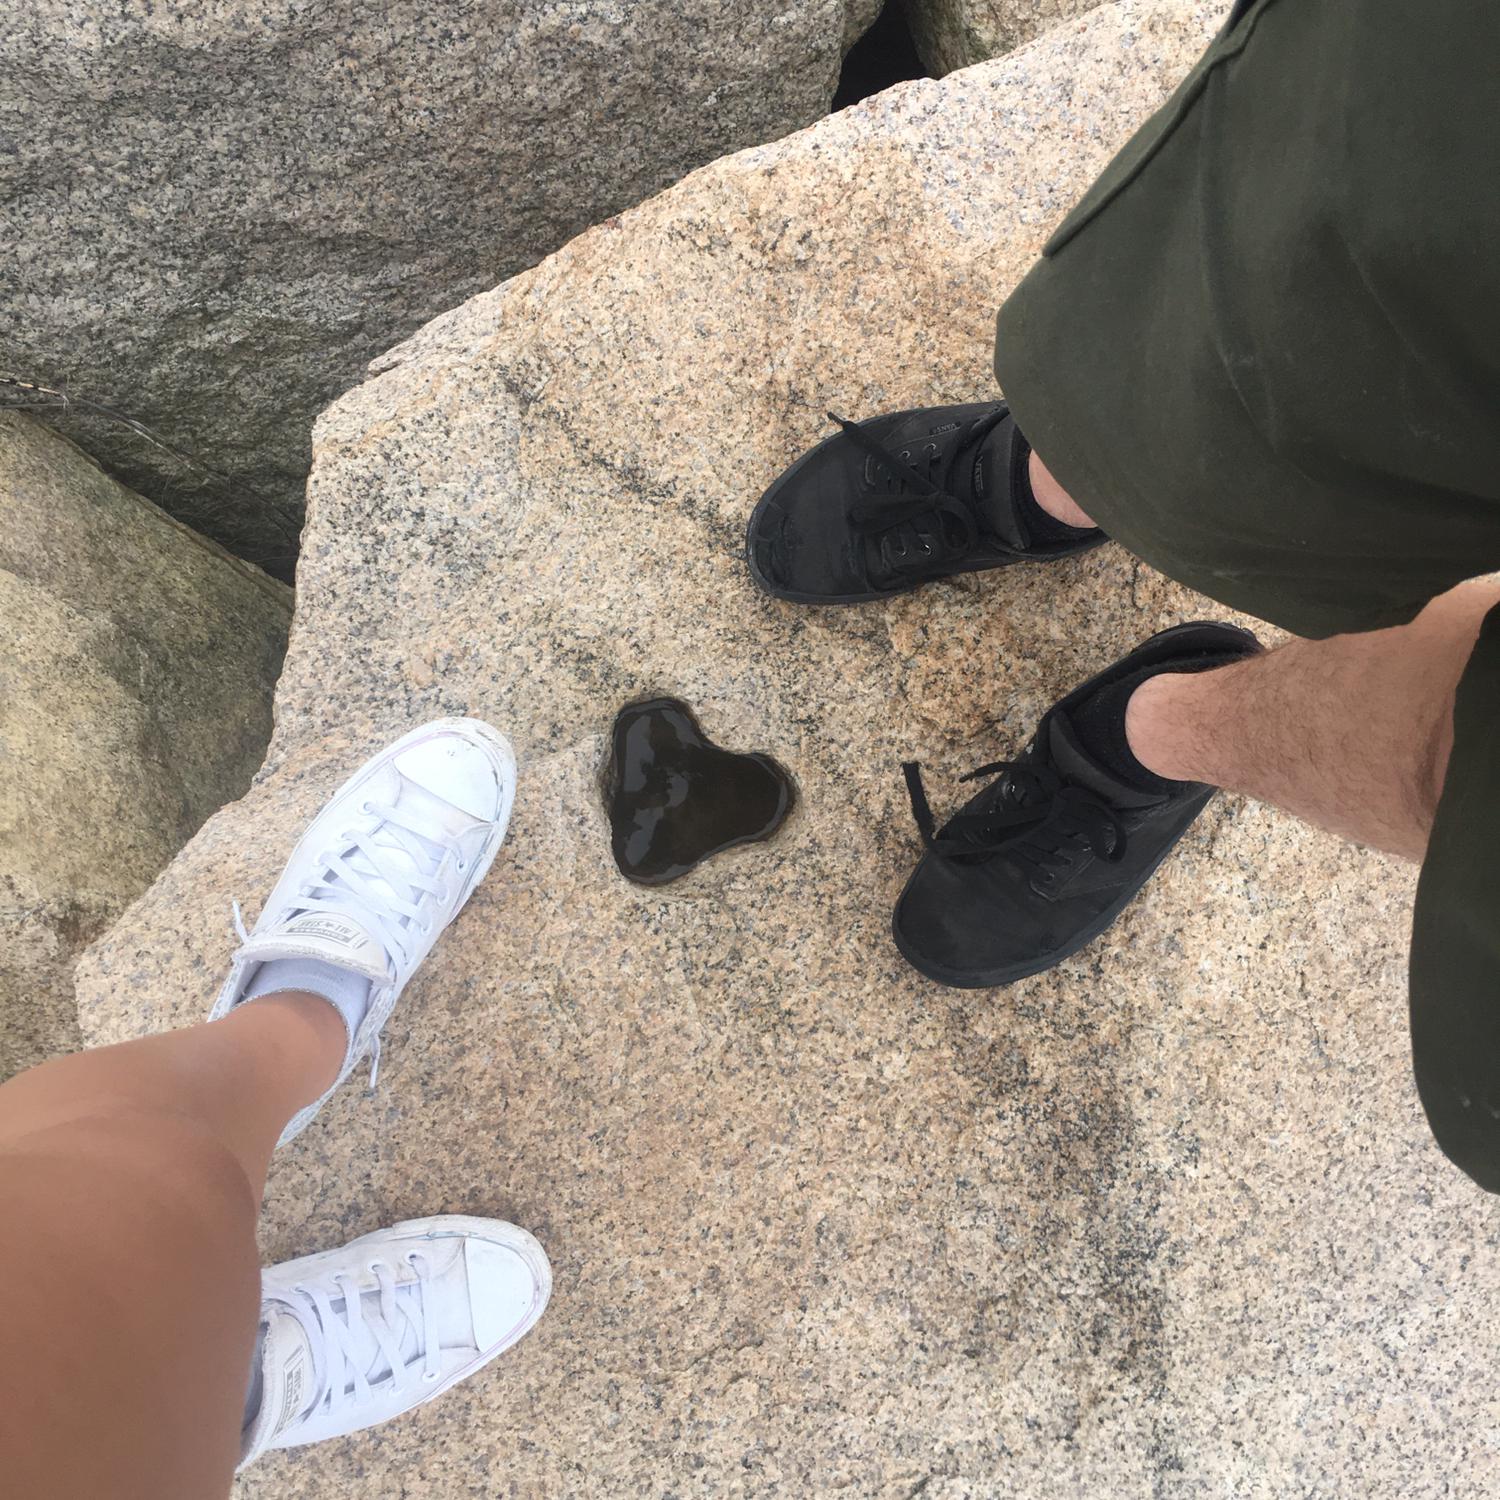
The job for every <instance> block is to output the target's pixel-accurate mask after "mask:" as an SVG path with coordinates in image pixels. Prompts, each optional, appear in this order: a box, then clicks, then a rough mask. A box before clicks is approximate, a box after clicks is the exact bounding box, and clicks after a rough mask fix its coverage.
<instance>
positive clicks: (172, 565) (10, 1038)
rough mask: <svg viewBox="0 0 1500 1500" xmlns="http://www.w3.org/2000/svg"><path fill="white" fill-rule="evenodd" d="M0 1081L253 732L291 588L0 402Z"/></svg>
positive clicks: (251, 755)
mask: <svg viewBox="0 0 1500 1500" xmlns="http://www.w3.org/2000/svg"><path fill="white" fill-rule="evenodd" d="M0 513H3V515H4V524H3V525H0V638H3V640H4V642H5V646H4V651H3V653H0V1079H4V1078H8V1077H9V1076H10V1075H11V1074H12V1073H14V1072H18V1071H19V1070H20V1069H22V1068H24V1067H29V1066H30V1065H31V1064H32V1063H35V1062H40V1061H41V1060H42V1059H43V1058H44V1057H47V1056H50V1055H51V1054H53V1053H56V1052H61V1051H68V1050H71V1049H72V1048H74V1047H76V1046H77V1045H78V1041H79V1038H78V1017H77V1007H76V1004H75V1002H74V997H73V977H72V970H73V961H74V959H75V958H76V956H77V954H78V952H79V951H80V950H81V949H82V948H83V947H84V946H85V944H86V943H88V942H89V941H91V940H92V939H93V938H95V937H97V936H98V935H99V933H100V932H102V931H103V930H104V929H105V928H106V927H107V926H108V925H109V923H110V922H111V921H113V920H114V918H115V917H117V916H119V914H120V913H121V912H122V911H123V910H124V909H125V907H126V906H127V905H128V904H129V903H130V902H131V901H133V900H134V899H135V898H136V897H137V896H139V895H140V893H141V892H142V891H143V890H145V889H146V887H147V886H148V885H149V884H150V883H151V881H152V880H153V879H154V878H155V877H156V875H157V874H158V873H159V872H160V870H161V868H162V866H163V865H165V864H166V863H167V861H168V860H169V859H170V858H171V857H172V856H173V855H174V854H175V853H176V852H177V851H178V850H179V849H180V848H181V847H182V845H183V844H184V843H186V842H187V840H188V838H189V837H190V836H191V835H192V834H194V833H195V832H197V830H198V827H199V825H200V824H201V823H202V822H203V820H204V819H205V818H206V817H207V816H208V815H209V814H210V813H211V812H214V811H215V810H216V809H217V808H219V807H221V806H222V805H223V804H224V803H225V802H227V801H229V800H230V799H231V798H233V797H238V796H239V795H240V794H241V793H242V792H243V791H244V790H245V787H246V786H247V785H248V784H249V781H250V777H251V776H252V775H253V773H254V771H255V768H256V766H257V765H258V764H259V763H260V759H261V756H262V754H263V753H264V750H265V746H266V741H267V740H268V739H269V737H270V733H271V689H272V686H273V685H274V684H275V681H276V673H277V670H278V668H279V667H280V664H281V657H282V653H283V651H284V650H285V648H286V638H287V628H288V625H289V623H290V620H291V594H290V592H289V591H288V590H287V589H286V588H284V587H283V586H282V585H281V584H279V583H274V582H273V581H272V580H271V579H269V578H267V577H265V576H264V574H261V573H259V572H257V571H256V570H255V569H254V568H251V567H249V566H248V565H246V564H244V563H241V562H239V561H237V560H236V559H234V558H231V557H229V556H227V555H225V554H223V553H221V552H220V551H219V549H218V548H216V547H213V546H211V545H210V544H208V543H205V542H204V541H203V540H202V539H201V538H199V537H196V536H194V535H193V534H192V533H191V532H189V531H187V530H186V528H184V527H182V526H179V525H178V524H177V523H176V522H174V521H171V520H169V519H168V518H167V517H166V516H164V515H162V514H161V512H160V511H158V510H156V508H155V507H154V506H151V505H148V504H147V503H146V502H145V501H144V500H142V499H141V498H140V497H139V496H138V495H134V494H132V493H131V492H130V491H129V490H127V489H125V488H124V487H123V486H121V485H120V484H118V483H116V482H115V481H114V480H113V479H110V478H108V477H107V476H106V475H105V474H103V473H101V472H100V470H99V468H98V467H97V466H96V465H95V464H94V463H93V462H92V461H91V460H90V459H88V458H87V457H86V456H85V455H84V454H82V453H81V452H79V450H78V449H77V448H75V447H74V446H73V445H72V444H71V443H70V442H68V441H67V440H66V439H65V438H62V437H59V436H58V435H57V434H56V433H54V432H51V431H49V430H48V429H47V428H45V427H43V426H41V425H40V424H39V423H37V422H34V421H32V420H31V419H30V418H29V417H23V416H20V415H17V414H15V413H0Z"/></svg>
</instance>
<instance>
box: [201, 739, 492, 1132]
mask: <svg viewBox="0 0 1500 1500" xmlns="http://www.w3.org/2000/svg"><path fill="white" fill-rule="evenodd" d="M515 789H516V759H515V755H514V753H513V752H512V751H511V748H510V743H509V741H507V740H506V738H505V737H504V735H502V734H500V733H499V732H498V731H497V730H494V729H491V728H490V726H489V725H488V724H484V723H481V722H480V721H479V720H478V719H437V720H435V721H434V722H432V723H431V724H424V725H423V726H422V727H421V728H420V729H414V730H413V731H412V732H411V733H410V734H408V735H406V736H405V737H404V738H402V739H399V740H397V741H396V743H395V744H394V745H391V746H389V747H388V748H387V749H385V750H382V751H381V752H380V754H379V755H377V756H375V757H374V758H373V759H371V760H368V761H366V762H365V764H364V765H363V766H361V767H360V769H359V770H358V771H356V772H355V773H354V775H353V776H351V777H350V778H349V780H348V781H346V782H345V783H344V785H343V786H342V787H340V788H339V790H338V791H337V792H335V793H334V795H333V797H332V798H331V799H330V800H329V801H328V802H327V803H326V804H325V806H324V808H323V810H322V812H320V813H319V814H318V816H317V817H316V818H314V819H313V821H312V823H311V824H310V825H309V827H308V830H307V832H306V833H305V834H303V836H302V838H301V841H300V842H299V843H298V845H297V847H296V848H295V849H294V850H293V851H292V857H291V859H290V860H289V861H288V863H287V867H286V870H285V871H284V872H283V874H282V877H281V879H280V880H278V881H277V882H276V886H275V889H274V890H272V892H271V894H270V895H269V896H268V897H267V898H266V904H265V906H264V907H262V909H261V913H260V917H259V919H258V920H257V922H256V924H255V927H254V929H253V931H251V932H249V933H246V932H245V930H244V926H243V925H242V924H241V925H239V933H240V936H241V938H242V939H243V940H244V946H243V947H242V948H241V949H240V950H239V952H238V953H236V954H235V956H234V961H233V963H232V964H231V966H230V970H229V978H228V979H227V980H226V981H225V984H224V988H223V989H222V990H221V991H220V993H219V998H218V1000H217V1001H216V1002H215V1004H214V1008H213V1010H212V1011H211V1012H210V1014H209V1019H210V1020H215V1021H216V1020H218V1019H219V1018H220V1017H221V1016H225V1015H227V1014H228V1013H229V1012H230V1011H231V1010H232V1009H233V1008H234V1007H235V1006H236V1005H237V1004H239V1002H240V1000H241V998H242V997H243V995H244V993H245V988H246V986H247V985H248V984H249V983H250V981H251V980H252V979H253V978H254V976H255V971H256V970H257V969H258V968H259V966H260V965H261V964H263V963H265V962H266V961H267V960H268V959H273V958H311V959H320V960H322V961H323V962H325V963H330V964H337V965H338V966H339V967H341V968H344V969H350V970H352V971H353V972H354V973H356V974H360V975H362V976H363V977H364V978H366V979H368V980H370V981H371V991H370V1003H369V1009H368V1010H367V1011H366V1012H365V1016H364V1019H363V1020H362V1021H361V1022H360V1024H359V1026H358V1029H357V1030H356V1031H355V1033H354V1035H353V1037H352V1038H351V1039H350V1044H349V1050H348V1053H347V1054H346V1055H345V1058H344V1065H343V1067H342V1068H340V1069H339V1075H338V1077H337V1078H336V1079H335V1080H334V1083H333V1087H332V1088H330V1089H329V1090H328V1093H325V1094H324V1095H323V1097H322V1098H321V1099H319V1100H317V1101H316V1102H315V1103H313V1104H310V1105H308V1107H307V1108H306V1109H304V1110H302V1111H301V1112H300V1113H299V1114H297V1115H296V1116H294V1117H293V1119H292V1121H291V1123H290V1124H289V1125H288V1126H287V1128H286V1129H285V1130H284V1131H283V1132H282V1136H281V1144H282V1145H285V1144H286V1142H287V1141H289V1140H291V1139H292V1137H293V1136H295V1135H296V1134H298V1132H299V1131H301V1130H302V1129H303V1128H304V1127H305V1126H306V1125H307V1124H308V1122H309V1121H311V1119H312V1118H313V1116H314V1115H316V1114H317V1112H318V1111H319V1110H320V1109H321V1108H322V1107H323V1102H324V1100H326V1099H327V1098H328V1095H329V1094H331V1093H332V1092H333V1090H334V1089H336V1088H337V1087H338V1086H339V1084H341V1083H342V1082H343V1081H344V1079H345V1078H346V1077H348V1075H349V1072H350V1070H351V1069H352V1068H353V1067H354V1065H355V1063H357V1062H358V1061H359V1060H360V1058H361V1057H363V1056H364V1055H365V1053H366V1052H369V1053H370V1055H371V1068H370V1082H371V1084H372V1085H373V1084H374V1081H375V1073H376V1069H377V1067H378V1065H379V1061H380V1029H381V1027H383V1026H384V1025H385V1023H386V1019H387V1017H388V1016H389V1015H390V1013H391V1010H392V1008H393V1007H394V1006H395V1004H396V1000H397V999H398V997H399V996H400V994H401V991H402V990H403V989H404V988H405V987H406V982H407V980H409V979H410V978H411V976H412V974H413V972H414V971H415V970H416V967H417V965H418V964H420V963H421V962H422V960H423V959H424V958H426V957H427V954H428V952H429V951H430V950H431V948H432V945H433V944H434V943H435V942H436V941H437V939H438V936H439V935H440V934H441V932H442V930H443V929H444V928H445V927H446V926H447V925H448V923H449V922H451V921H452V920H453V918H454V917H455V916H457V914H458V911H459V908H460V907H462V906H463V904H464V902H465V901H467V900H468V899H469V895H470V893H471V892H472V891H473V889H474V887H475V886H476V885H478V884H479V882H480V881H481V880H483V879H484V876H485V873H486V872H487V871H488V870H489V867H490V865H491V864H492V863H493V861H494V858H495V855H496V854H497V853H498V852H499V849H500V845H501V843H502V842H503V841H504V838H505V828H506V824H507V823H508V822H509V821H510V809H511V803H512V801H513V800H514V797H515ZM235 920H236V922H237V923H238V922H239V910H238V907H236V910H235Z"/></svg>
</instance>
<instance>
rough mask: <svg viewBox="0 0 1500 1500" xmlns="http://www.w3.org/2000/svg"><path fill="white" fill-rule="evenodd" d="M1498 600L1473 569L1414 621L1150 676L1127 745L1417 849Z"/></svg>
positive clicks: (1402, 851) (1052, 510) (1074, 518)
mask: <svg viewBox="0 0 1500 1500" xmlns="http://www.w3.org/2000/svg"><path fill="white" fill-rule="evenodd" d="M1030 473H1031V484H1032V490H1033V492H1034V494H1035V495H1036V499H1037V503H1038V504H1039V505H1040V506H1041V507H1042V509H1043V510H1045V511H1047V512H1048V514H1049V515H1052V516H1055V517H1056V518H1057V519H1058V520H1059V521H1062V522H1064V523H1065V524H1067V525H1069V526H1092V525H1093V524H1094V522H1093V521H1092V520H1091V519H1090V518H1089V517H1088V516H1087V515H1086V514H1085V513H1084V511H1083V510H1082V509H1081V508H1080V507H1079V506H1078V505H1077V503H1076V502H1075V501H1074V500H1073V499H1072V497H1071V496H1070V495H1068V493H1067V492H1066V491H1065V490H1064V489H1063V488H1062V486H1061V485H1060V484H1058V482H1057V481H1056V480H1055V479H1054V478H1053V477H1052V475H1051V473H1050V472H1049V471H1048V469H1047V467H1046V465H1045V464H1043V463H1042V461H1041V460H1040V459H1039V458H1038V457H1037V455H1036V454H1035V453H1033V454H1032V455H1031V470H1030ZM1497 603H1500V579H1495V578H1475V579H1471V580H1470V581H1469V582H1467V583H1463V584H1460V585H1459V586H1458V587H1457V588H1454V589H1450V590H1449V591H1448V592H1447V593H1446V594H1442V595H1439V597H1438V598H1436V599H1434V600H1433V601H1432V602H1431V603H1430V604H1429V605H1428V606H1427V607H1426V608H1425V609H1424V610H1423V611H1422V613H1421V614H1420V615H1418V616H1417V618H1416V619H1415V620H1413V621H1412V622H1411V623H1410V624H1409V625H1401V626H1397V627H1395V628H1394V629H1390V630H1372V631H1365V632H1362V633H1360V634H1357V635H1338V636H1332V637H1330V638H1329V639H1327V640H1323V641H1304V640H1297V641H1291V642H1289V643H1288V644H1287V645H1285V646H1281V647H1279V648H1278V649H1277V650H1275V651H1268V652H1266V653H1265V655H1263V656H1259V657H1255V658H1253V659H1251V660H1249V661H1244V662H1238V663H1236V664H1234V665H1233V666H1227V667H1221V668H1219V669H1218V670H1217V671H1212V672H1193V673H1182V672H1175V673H1162V674H1161V675H1159V676H1156V677H1151V678H1148V679H1147V680H1146V681H1145V682H1144V683H1143V684H1142V685H1141V686H1140V687H1139V688H1138V689H1137V690H1136V691H1135V693H1134V694H1133V695H1132V696H1131V699H1130V704H1129V708H1128V709H1127V712H1126V720H1125V729H1126V735H1127V737H1128V739H1129V741H1130V748H1131V750H1132V751H1133V752H1134V754H1135V756H1136V758H1137V759H1138V760H1140V761H1141V763H1142V764H1143V765H1145V766H1146V767H1147V769H1148V770H1151V771H1154V772H1155V773H1156V774H1157V775H1158V776H1165V777H1168V778H1170V779H1172V780H1174V781H1204V782H1208V783H1209V784H1211V785H1213V786H1221V787H1225V788H1227V789H1228V790H1230V791H1235V792H1243V793H1245V794H1246V795H1248V796H1251V797H1255V798H1257V799H1258V800H1259V801H1262V802H1269V803H1271V804H1272V805H1273V806H1275V807H1280V808H1284V809H1285V810H1286V811H1287V812H1291V813H1295V814H1296V815H1297V816H1298V817H1300V818H1305V819H1306V820H1307V821H1308V822H1309V823H1316V824H1317V825H1318V826H1319V827H1320V828H1328V829H1331V830H1332V831H1333V832H1335V833H1341V834H1343V835H1344V836H1345V837H1347V838H1351V839H1356V840H1358V841H1359V842H1360V843H1364V844H1371V845H1373V846H1374V847H1376V848H1378V849H1385V850H1389V851H1390V852H1391V853H1393V854H1399V855H1402V856H1404V857H1405V858H1407V859H1412V860H1420V859H1421V858H1422V856H1423V854H1424V853H1425V851H1426V848H1427V838H1428V835H1429V833H1430V832H1431V830H1432V819H1433V814H1434V813H1435V812H1436V811H1437V804H1438V797H1439V796H1440V794H1441V792H1442V788H1443V778H1444V775H1445V773H1446V771H1447V768H1448V755H1449V752H1450V750H1451V749H1452V746H1453V696H1454V693H1455V691H1456V689H1457V687H1458V680H1459V678H1460V677H1461V676H1462V675H1463V670H1464V667H1465V666H1466V664H1467V663H1468V660H1469V656H1470V653H1471V652H1472V651H1473V649H1474V642H1475V639H1476V637H1477V636H1478V634H1479V627H1480V625H1481V624H1482V623H1483V621H1484V617H1485V615H1486V614H1487V613H1488V612H1489V611H1490V609H1491V608H1492V607H1493V606H1494V605H1495V604H1497Z"/></svg>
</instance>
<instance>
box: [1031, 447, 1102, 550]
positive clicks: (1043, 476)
mask: <svg viewBox="0 0 1500 1500" xmlns="http://www.w3.org/2000/svg"><path fill="white" fill-rule="evenodd" d="M1026 462H1027V471H1026V472H1027V477H1028V478H1029V479H1030V480H1031V493H1032V497H1033V498H1034V499H1035V500H1036V503H1037V504H1038V505H1039V506H1040V507H1041V508H1042V509H1043V510H1044V511H1046V513H1047V514H1048V515H1049V516H1051V517H1052V519H1053V520H1054V521H1060V522H1061V523H1062V524H1063V525H1064V526H1072V527H1074V528H1075V529H1077V530H1080V531H1087V530H1090V529H1091V528H1092V527H1093V526H1094V521H1093V519H1092V517H1090V516H1089V515H1088V514H1087V513H1086V512H1085V511H1084V510H1083V509H1082V508H1081V507H1080V506H1079V505H1078V502H1077V501H1076V500H1074V499H1073V497H1072V496H1071V495H1070V494H1069V493H1068V492H1067V491H1066V490H1065V489H1064V488H1063V487H1062V486H1061V485H1060V484H1059V483H1058V482H1057V481H1056V480H1055V479H1054V478H1053V477H1052V472H1051V470H1049V469H1048V467H1047V466H1046V464H1044V463H1043V462H1042V460H1041V458H1040V457H1039V456H1038V454H1037V451H1036V449H1035V448H1033V449H1032V450H1031V453H1030V455H1029V457H1028V458H1027V460H1026Z"/></svg>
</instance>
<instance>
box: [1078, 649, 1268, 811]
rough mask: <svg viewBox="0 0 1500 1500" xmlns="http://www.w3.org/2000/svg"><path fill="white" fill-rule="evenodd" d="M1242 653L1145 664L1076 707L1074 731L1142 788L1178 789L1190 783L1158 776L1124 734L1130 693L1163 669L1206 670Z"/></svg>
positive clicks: (1098, 755)
mask: <svg viewBox="0 0 1500 1500" xmlns="http://www.w3.org/2000/svg"><path fill="white" fill-rule="evenodd" d="M1243 659H1244V658H1243V656H1242V655H1239V654H1225V655H1223V656H1194V657H1184V658H1183V660H1182V661H1180V662H1179V661H1173V662H1164V663H1162V664H1161V665H1159V666H1154V667H1143V668H1142V669H1141V670H1140V671H1139V672H1132V673H1131V674H1130V676H1129V677H1122V678H1121V679H1120V680H1119V681H1118V682H1111V683H1109V684H1108V685H1107V686H1105V687H1102V688H1100V689H1099V691H1098V692H1096V693H1095V694H1093V696H1092V697H1090V698H1089V699H1088V700H1087V701H1086V702H1085V703H1084V704H1083V706H1082V707H1081V708H1077V709H1074V710H1073V712H1072V713H1071V714H1070V715H1069V719H1068V722H1069V723H1070V724H1071V725H1072V726H1073V731H1074V733H1075V734H1077V736H1078V738H1079V740H1080V741H1082V743H1083V748H1084V749H1085V750H1087V751H1088V753H1089V754H1090V755H1092V756H1093V757H1094V759H1095V760H1097V761H1098V762H1099V764H1100V765H1102V766H1104V767H1105V768H1106V769H1107V770H1110V771H1113V772H1114V774H1115V775H1116V776H1118V777H1120V778H1121V779H1122V780H1123V781H1128V782H1129V783H1130V784H1131V785H1132V786H1135V787H1139V788H1140V790H1141V791H1143V792H1161V793H1162V794H1164V795H1165V794H1167V793H1170V792H1175V791H1179V790H1180V789H1181V788H1182V787H1184V786H1185V785H1187V783H1186V782H1182V781H1171V780H1169V779H1168V778H1167V777H1165V776H1158V775H1157V774H1156V772H1155V771H1153V770H1150V769H1149V768H1148V767H1146V766H1143V765H1142V764H1141V762H1140V761H1139V760H1137V759H1136V755H1135V751H1133V750H1132V749H1131V748H1130V741H1129V739H1128V738H1127V737H1126V734H1125V710H1126V707H1127V706H1128V705H1129V703H1130V695H1131V694H1132V693H1133V692H1134V691H1135V690H1136V689H1137V688H1138V687H1139V686H1140V685H1141V684H1142V683H1143V682H1144V681H1145V680H1146V679H1147V678H1148V677H1159V676H1161V674H1162V673H1163V672H1207V671H1210V670H1211V669H1212V668H1214V667H1227V666H1228V665H1229V664H1230V663H1231V662H1235V661H1242V660H1243Z"/></svg>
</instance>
